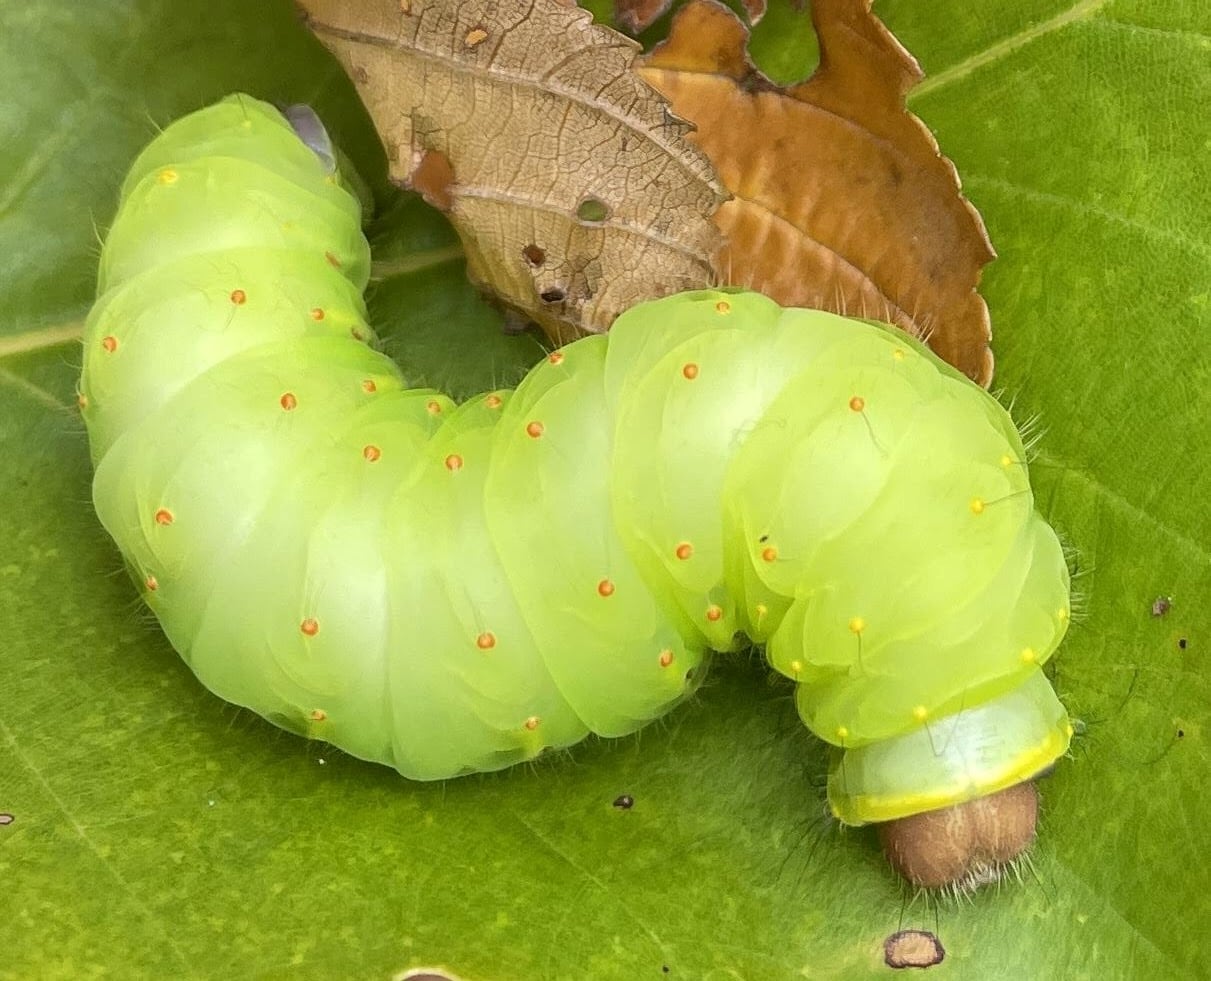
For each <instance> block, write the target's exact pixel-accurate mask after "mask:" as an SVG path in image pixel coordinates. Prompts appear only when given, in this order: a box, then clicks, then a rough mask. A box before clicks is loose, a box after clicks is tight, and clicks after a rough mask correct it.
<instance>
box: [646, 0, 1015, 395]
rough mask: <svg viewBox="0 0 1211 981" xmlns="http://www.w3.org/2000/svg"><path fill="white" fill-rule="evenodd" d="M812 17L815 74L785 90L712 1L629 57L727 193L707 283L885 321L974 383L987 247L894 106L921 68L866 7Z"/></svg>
mask: <svg viewBox="0 0 1211 981" xmlns="http://www.w3.org/2000/svg"><path fill="white" fill-rule="evenodd" d="M812 19H813V22H814V25H815V29H816V33H817V35H818V37H819V40H820V67H819V68H818V70H817V71H816V73H815V74H814V75H812V77H811V78H810V79H808V80H807V81H806V82H802V83H800V84H798V85H794V86H790V87H788V88H785V89H782V88H779V87H777V86H776V85H775V84H774V83H773V82H771V81H770V80H769V79H768V78H766V77H765V76H764V75H762V74H761V73H760V72H759V71H757V69H756V68H755V67H754V66H753V64H752V62H751V61H750V60H749V57H748V53H747V44H748V31H747V30H746V28H745V27H744V26H743V25H742V24H741V23H740V21H739V20H738V19H737V18H736V17H735V16H734V15H733V14H732V13H731V11H729V10H728V9H727V8H725V7H723V6H722V5H720V4H718V3H715V2H713V0H693V2H691V3H689V4H688V5H687V6H685V7H683V8H682V9H681V10H680V11H678V13H677V15H676V17H675V18H674V21H673V26H672V30H671V32H670V35H669V38H668V40H667V41H666V42H665V43H664V44H662V45H660V46H659V47H657V48H656V50H654V51H653V52H652V53H651V54H650V55H648V56H647V57H646V58H643V59H641V61H640V67H639V68H638V71H639V74H640V75H641V76H642V77H643V78H644V79H645V80H647V81H648V82H650V83H651V84H653V85H655V86H656V87H657V88H658V89H659V90H660V91H661V92H663V93H664V94H665V95H667V96H668V97H669V99H670V101H671V102H672V104H673V108H674V110H675V111H676V112H677V113H678V114H679V115H681V116H684V117H686V118H687V119H690V120H692V121H693V122H694V123H695V124H696V126H697V132H696V133H695V134H694V135H693V137H692V139H693V140H694V141H695V142H696V143H697V144H698V145H699V146H701V147H702V149H703V150H705V151H706V154H707V156H709V157H710V159H711V162H712V163H713V164H714V165H715V168H716V170H717V171H718V172H719V176H720V178H722V180H723V183H724V184H725V186H726V187H727V188H728V190H730V191H731V192H732V194H733V198H732V200H730V201H728V202H727V203H725V204H724V205H723V206H722V207H721V208H720V209H719V211H718V212H717V213H716V216H715V220H716V223H717V224H718V225H719V227H720V229H721V230H722V231H723V233H724V234H725V236H726V237H727V244H726V246H725V248H724V250H723V251H722V252H721V253H720V256H719V260H718V270H719V276H720V278H721V279H722V280H724V281H728V282H733V283H739V284H741V285H744V286H750V287H752V288H754V289H758V290H761V291H762V292H764V293H766V294H768V295H769V296H771V297H773V298H774V299H776V300H778V301H779V302H780V303H783V304H785V305H802V306H815V307H823V308H825V309H833V310H837V311H839V312H842V313H847V314H850V315H861V316H866V317H872V318H877V319H881V320H887V321H890V322H892V323H895V324H898V325H899V326H900V327H903V328H904V329H905V330H907V331H910V332H912V333H914V334H917V335H918V336H921V335H924V336H925V337H927V339H928V341H929V344H930V346H931V347H932V348H933V349H934V350H935V351H936V352H937V353H938V354H939V355H941V356H942V357H943V358H945V359H946V360H947V361H949V362H950V363H951V364H953V365H955V366H956V367H957V368H959V369H960V370H961V371H963V372H964V373H966V374H967V375H969V376H970V377H971V378H973V379H975V380H976V381H978V382H980V383H981V384H984V385H986V384H987V383H988V381H989V379H990V378H991V376H992V352H991V351H990V350H989V347H988V342H989V340H990V338H991V331H990V329H989V324H988V309H987V307H986V306H985V304H984V300H983V299H982V298H981V297H980V295H979V294H978V293H977V292H976V288H977V286H978V285H979V280H980V272H981V269H982V268H983V266H984V265H985V264H987V263H988V262H989V261H991V260H992V259H993V258H994V257H995V253H994V252H993V249H992V246H991V244H990V243H989V241H988V236H987V234H986V233H985V230H984V224H983V222H982V221H981V220H980V216H979V214H978V213H977V212H976V210H975V208H973V207H972V205H971V204H970V203H969V202H968V201H967V200H966V199H965V198H964V197H963V196H962V194H961V193H960V186H959V179H958V175H957V173H956V172H955V168H954V165H953V164H951V162H950V161H949V160H947V159H946V158H945V157H943V156H942V155H941V154H940V152H939V151H938V145H937V142H936V141H935V140H934V138H933V136H932V135H931V134H930V132H929V130H928V129H927V128H926V127H925V125H924V124H923V123H922V122H921V121H920V120H919V119H917V117H916V116H914V115H912V114H911V113H910V112H908V110H907V108H906V107H905V103H904V97H905V95H906V94H907V93H908V91H909V89H911V88H912V86H913V85H915V84H916V83H917V82H918V81H919V80H920V78H921V70H920V68H919V67H918V66H917V63H916V61H914V60H913V58H912V56H911V55H909V54H908V52H907V51H905V50H904V49H903V48H902V47H901V46H900V44H899V42H898V41H896V39H895V38H894V37H893V36H892V35H891V34H890V33H889V32H888V30H887V29H886V28H885V27H884V26H883V24H882V23H880V21H879V20H878V19H877V18H875V17H874V15H873V14H871V12H870V2H869V0H815V2H814V3H813V4H812ZM805 28H806V25H805Z"/></svg>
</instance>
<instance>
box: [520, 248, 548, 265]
mask: <svg viewBox="0 0 1211 981" xmlns="http://www.w3.org/2000/svg"><path fill="white" fill-rule="evenodd" d="M521 254H522V255H523V256H525V260H526V262H528V263H529V264H530V265H531V266H533V267H534V268H535V269H537V268H538V267H539V266H541V265H542V264H543V263H544V262H546V261H547V254H546V252H544V251H543V250H542V249H540V248H539V247H538V246H537V245H535V244H534V243H533V242H531V243H530V244H529V245H527V246H526V247H525V248H524V249H522V250H521Z"/></svg>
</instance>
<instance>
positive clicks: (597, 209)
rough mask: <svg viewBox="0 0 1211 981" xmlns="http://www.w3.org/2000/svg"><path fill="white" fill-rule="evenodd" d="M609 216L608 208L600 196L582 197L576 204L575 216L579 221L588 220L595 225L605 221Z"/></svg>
mask: <svg viewBox="0 0 1211 981" xmlns="http://www.w3.org/2000/svg"><path fill="white" fill-rule="evenodd" d="M609 216H610V209H609V208H608V207H607V206H606V203H605V202H604V201H602V200H601V199H600V198H594V197H588V198H584V199H583V200H582V201H581V202H580V204H578V205H577V206H576V217H577V218H578V219H579V220H580V221H584V222H590V223H591V224H594V225H596V224H600V223H601V222H603V221H605V220H606V219H607V218H608V217H609Z"/></svg>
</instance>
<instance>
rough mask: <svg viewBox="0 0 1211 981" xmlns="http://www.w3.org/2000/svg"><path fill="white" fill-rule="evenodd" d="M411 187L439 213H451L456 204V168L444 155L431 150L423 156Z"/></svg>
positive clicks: (411, 180) (411, 181) (412, 178)
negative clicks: (454, 187)
mask: <svg viewBox="0 0 1211 981" xmlns="http://www.w3.org/2000/svg"><path fill="white" fill-rule="evenodd" d="M409 186H410V187H411V188H412V190H414V191H416V192H417V193H419V194H420V196H421V197H423V198H424V199H425V200H426V201H427V202H429V204H431V205H433V207H435V208H437V210H438V211H449V210H450V208H451V207H452V206H453V204H454V196H453V194H452V193H451V191H452V188H453V186H454V168H453V167H452V166H450V161H449V159H448V158H447V157H446V155H445V154H444V153H438V152H437V151H436V150H431V151H430V152H428V153H426V154H424V155H422V156H421V158H420V162H419V163H417V165H416V169H415V170H413V171H412V177H411V179H410V181H409Z"/></svg>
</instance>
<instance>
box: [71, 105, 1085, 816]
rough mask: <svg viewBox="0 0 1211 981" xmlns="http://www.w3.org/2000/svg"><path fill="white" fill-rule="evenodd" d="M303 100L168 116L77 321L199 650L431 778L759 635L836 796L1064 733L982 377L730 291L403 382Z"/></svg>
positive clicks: (945, 774)
mask: <svg viewBox="0 0 1211 981" xmlns="http://www.w3.org/2000/svg"><path fill="white" fill-rule="evenodd" d="M296 122H297V118H296ZM299 128H300V131H301V132H304V133H306V134H307V137H308V141H309V143H311V144H317V141H318V144H319V145H316V146H315V147H314V148H312V147H310V146H309V145H308V144H307V143H304V142H303V141H302V140H300V138H299V136H298V135H297V134H296V131H295V129H294V128H293V127H292V126H291V124H290V122H289V121H288V120H287V119H286V118H284V117H283V116H282V115H281V114H280V113H279V112H277V111H276V110H275V109H273V108H272V107H270V106H268V105H266V104H264V103H261V102H257V101H256V100H253V99H251V98H249V97H247V96H233V97H230V98H228V99H226V100H224V101H223V102H221V103H219V104H217V105H215V106H212V107H210V108H208V109H204V110H202V111H200V112H197V113H195V114H193V115H191V116H188V117H186V118H184V119H182V120H180V121H179V122H177V123H175V124H174V125H172V126H170V127H169V128H168V129H166V130H165V131H164V132H163V133H162V134H161V135H160V136H158V137H157V138H156V139H155V140H154V141H153V142H152V143H151V145H150V146H149V147H148V148H147V149H146V150H145V151H144V152H143V154H142V155H141V156H140V157H139V158H138V160H137V161H136V162H135V164H134V166H133V169H132V170H131V173H130V175H129V177H128V178H127V181H126V183H125V186H124V188H123V192H122V200H121V206H120V208H119V212H118V215H117V217H116V219H115V221H114V224H113V227H112V229H111V230H110V233H109V236H108V239H107V241H106V243H105V247H104V251H103V254H102V259H101V267H100V277H99V284H98V296H99V299H98V300H97V303H96V306H95V308H94V309H93V311H92V314H91V316H90V318H89V321H88V325H87V329H86V336H85V341H84V343H85V364H84V373H83V378H82V381H81V405H82V407H83V414H84V418H85V421H86V423H87V426H88V432H89V436H90V441H91V447H92V455H93V460H94V463H95V466H96V475H95V480H94V492H93V493H94V501H95V504H96V509H97V513H98V515H99V516H100V519H101V521H102V523H103V524H104V526H105V527H106V529H107V530H108V531H109V533H110V534H111V535H112V536H113V538H114V540H115V541H116V542H117V543H118V546H119V548H120V549H121V551H122V553H123V555H124V556H125V557H126V560H127V562H128V564H129V566H130V568H131V569H132V571H133V574H134V576H135V579H136V581H137V582H138V583H139V584H140V585H141V588H142V590H143V597H144V599H145V600H146V601H147V603H148V605H149V606H150V607H151V608H152V610H154V611H155V614H156V616H157V617H158V618H159V620H160V623H161V624H162V625H163V628H164V631H165V632H166V634H167V635H168V637H169V639H170V640H171V642H172V644H173V645H174V647H176V649H177V650H178V651H179V652H180V653H181V655H182V656H183V657H184V659H185V660H186V661H187V662H188V664H189V666H190V667H191V668H192V669H193V671H194V672H195V673H196V674H197V676H198V677H199V678H200V679H201V681H202V682H203V683H204V684H205V685H206V686H207V687H208V688H210V689H211V690H212V691H214V692H216V693H217V694H218V695H220V696H221V697H223V698H225V699H227V700H228V701H231V702H235V703H237V704H239V705H244V706H247V707H249V708H251V709H253V710H255V711H256V712H258V713H260V714H261V715H263V716H264V717H265V718H267V719H269V720H271V721H273V722H275V723H276V724H278V725H280V726H282V727H284V728H287V729H290V730H293V731H296V732H300V733H305V734H307V735H309V736H313V737H318V738H322V739H325V740H327V741H329V742H331V743H333V744H335V745H337V746H339V747H341V748H342V749H344V750H345V751H347V752H349V753H351V754H353V755H355V756H358V757H362V758H364V759H368V760H376V761H379V762H382V763H386V764H388V765H391V766H393V767H395V768H396V769H397V770H398V771H399V772H400V773H402V774H403V775H404V776H406V777H409V778H412V779H419V780H432V779H440V778H445V777H452V776H457V775H459V774H464V773H469V772H474V771H486V770H495V769H498V768H502V767H506V766H509V765H511V764H514V763H517V762H520V761H523V760H527V759H531V758H533V757H535V756H537V755H538V754H539V753H541V752H543V751H544V750H546V749H548V748H552V747H563V746H569V745H571V744H573V743H576V742H577V741H579V740H581V739H582V738H584V737H585V735H586V734H587V733H589V732H594V733H598V734H600V735H603V736H619V735H623V734H625V733H629V732H632V731H634V730H635V729H637V728H639V727H640V726H642V725H644V724H645V723H647V722H649V721H650V720H652V719H654V718H656V717H658V716H660V715H662V714H663V713H665V712H667V711H669V710H670V709H671V708H672V707H673V706H675V705H676V704H677V703H678V702H679V701H681V700H682V699H683V698H684V697H685V696H686V694H687V693H688V692H689V691H691V690H692V689H693V687H694V686H695V684H696V683H697V680H698V679H699V678H701V676H702V673H703V669H704V668H705V667H706V665H707V661H708V658H709V656H710V652H711V651H728V650H734V649H736V648H738V647H740V646H743V645H748V644H750V643H756V644H761V645H764V646H765V649H766V652H767V654H768V657H769V661H770V663H771V664H772V665H773V666H774V667H775V668H776V669H777V670H778V671H780V672H781V673H782V674H784V675H786V676H788V677H789V678H792V679H794V680H795V681H796V682H798V683H799V684H798V686H797V688H796V693H797V694H796V698H797V704H798V709H799V712H800V714H801V715H802V717H803V719H804V721H805V722H806V723H807V725H808V726H809V727H810V728H811V729H812V731H813V732H815V733H816V734H817V735H818V736H819V737H820V738H821V739H824V740H826V741H827V742H829V743H831V744H833V745H834V746H835V747H837V752H836V760H835V764H834V767H833V769H832V773H831V777H830V783H829V798H830V801H831V805H832V808H833V810H834V812H835V813H836V814H837V816H838V817H839V818H840V819H841V820H842V821H845V822H847V823H851V824H860V823H864V822H870V821H887V820H890V819H893V818H899V817H902V816H905V815H911V814H916V813H919V812H922V811H929V810H933V809H937V808H940V807H945V806H948V805H951V804H955V803H957V802H961V801H965V800H969V799H972V798H975V797H979V796H982V795H986V794H989V793H992V792H994V791H997V790H1000V789H1001V788H1005V787H1008V786H1011V785H1014V784H1017V783H1019V782H1021V781H1023V780H1025V779H1028V778H1030V777H1031V776H1033V775H1035V774H1036V773H1038V772H1039V771H1042V770H1044V769H1045V768H1046V767H1048V766H1049V765H1050V764H1051V763H1052V762H1053V761H1054V760H1056V759H1057V758H1058V757H1059V756H1061V755H1062V754H1063V753H1064V752H1065V750H1066V748H1067V746H1068V742H1069V738H1070V735H1071V727H1070V725H1069V722H1068V718H1067V716H1066V714H1065V712H1064V709H1063V707H1062V706H1061V705H1060V703H1059V701H1058V700H1057V698H1056V696H1055V694H1054V693H1053V691H1052V689H1051V686H1050V684H1049V683H1048V682H1047V680H1046V679H1045V678H1044V676H1043V674H1042V672H1041V670H1040V669H1041V665H1042V664H1043V663H1044V662H1045V661H1046V660H1047V658H1048V657H1049V656H1050V655H1051V654H1052V652H1053V651H1054V650H1055V649H1056V647H1057V645H1058V644H1059V643H1060V640H1061V638H1062V637H1063V635H1064V632H1065V629H1066V627H1067V623H1068V602H1069V600H1068V596H1069V582H1068V572H1067V569H1066V566H1065V562H1064V558H1063V555H1062V551H1061V548H1060V544H1059V542H1058V540H1057V538H1056V536H1055V534H1054V532H1053V531H1052V530H1051V529H1050V527H1048V525H1047V524H1046V523H1045V522H1044V521H1043V520H1042V519H1041V518H1040V516H1039V515H1038V514H1037V513H1036V512H1035V510H1034V506H1033V497H1032V494H1031V490H1030V485H1029V480H1028V475H1027V467H1026V462H1025V450H1024V448H1023V446H1022V442H1021V440H1020V438H1019V435H1018V433H1017V431H1016V430H1015V428H1014V426H1013V424H1012V423H1011V421H1010V419H1009V416H1008V415H1007V413H1006V412H1005V411H1004V410H1003V409H1002V407H1001V406H1000V405H999V404H998V403H997V402H996V401H995V400H994V399H993V398H991V397H990V396H989V395H987V394H986V393H985V392H984V391H983V390H981V389H980V388H978V387H977V386H975V385H973V384H972V383H971V382H969V381H968V380H967V379H966V378H964V377H963V376H962V375H960V374H959V373H958V372H957V371H955V370H953V369H951V368H950V367H949V366H947V365H945V364H944V363H942V362H940V361H939V360H938V359H937V358H935V357H934V356H933V355H932V354H931V353H930V352H928V351H927V350H926V349H925V348H924V347H923V346H921V345H920V344H918V343H916V342H915V341H913V340H912V339H910V338H908V337H906V336H904V335H903V334H901V333H899V332H897V331H895V330H893V329H891V328H888V327H886V326H882V325H878V324H873V323H868V322H864V321H856V320H851V319H846V318H842V317H838V316H834V315H832V314H828V313H823V312H819V311H811V310H799V309H785V310H784V309H782V308H781V307H779V306H778V305H776V304H775V303H773V302H772V301H770V300H768V299H766V298H764V297H763V296H761V295H758V294H754V293H750V292H745V291H740V290H702V291H697V292H690V293H683V294H679V295H676V296H671V297H667V298H665V299H661V300H655V301H652V302H649V303H643V304H640V305H639V306H636V307H634V308H633V309H631V310H630V311H629V312H627V313H626V314H624V315H623V316H622V317H620V318H619V319H618V321H617V322H616V324H615V325H614V327H613V330H612V331H611V333H610V334H609V335H605V336H596V337H589V338H586V339H584V340H580V341H577V342H575V343H573V344H570V345H568V346H567V347H565V348H562V349H560V350H558V351H555V352H554V353H552V354H551V355H550V356H549V357H548V358H546V359H545V360H544V361H543V362H542V363H541V364H539V365H538V366H537V367H536V368H534V369H533V370H532V371H531V372H530V374H529V375H528V376H527V377H526V378H525V380H524V381H523V382H522V383H521V385H520V386H519V387H518V388H517V390H516V391H514V392H506V391H498V392H492V393H489V394H487V395H483V396H480V397H478V398H475V399H472V400H470V401H468V402H466V403H465V404H463V405H459V406H455V405H454V404H453V403H452V402H451V401H450V400H449V399H448V398H446V397H445V396H443V395H441V394H440V393H438V392H435V391H430V390H415V389H408V388H407V386H406V385H405V382H404V380H403V377H402V375H401V373H400V371H399V370H398V368H397V367H396V366H395V364H394V363H392V362H391V361H390V360H389V359H388V358H386V357H385V356H383V355H382V354H380V353H378V352H377V351H376V350H375V347H374V345H375V335H374V332H373V331H372V330H371V328H370V327H369V325H368V324H367V323H366V320H365V309H364V307H363V303H362V299H361V292H362V289H363V287H364V286H365V283H366V280H367V276H368V269H369V259H370V256H369V249H368V245H367V243H366V241H365V239H364V237H363V236H362V233H361V229H360V220H361V212H360V208H359V205H358V202H357V201H356V199H355V198H354V197H353V195H352V194H350V193H349V192H348V191H347V190H346V189H345V188H344V187H343V185H342V183H341V179H340V177H339V175H338V174H337V173H336V172H335V170H334V167H333V164H332V161H333V159H334V157H333V154H332V152H331V148H330V147H327V146H325V145H323V144H324V143H325V142H326V137H325V136H324V135H323V131H322V127H318V128H317V127H316V126H311V125H300V127H299ZM317 134H318V135H317ZM522 261H524V259H523V257H522V256H520V255H519V256H518V262H522Z"/></svg>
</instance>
